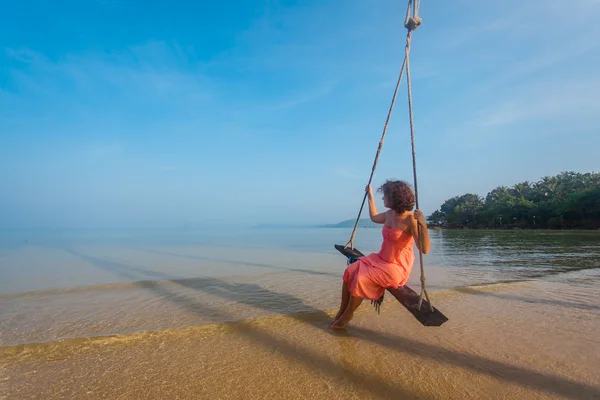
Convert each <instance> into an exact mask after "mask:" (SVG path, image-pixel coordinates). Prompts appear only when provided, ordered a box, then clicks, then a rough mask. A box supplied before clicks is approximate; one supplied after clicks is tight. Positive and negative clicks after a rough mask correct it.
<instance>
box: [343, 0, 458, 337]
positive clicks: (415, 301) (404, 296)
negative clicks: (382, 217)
mask: <svg viewBox="0 0 600 400" xmlns="http://www.w3.org/2000/svg"><path fill="white" fill-rule="evenodd" d="M419 5H420V0H408V9H407V11H406V18H405V20H404V27H405V28H406V29H407V31H408V32H407V35H406V47H405V50H404V62H403V63H402V68H401V69H400V76H399V77H398V82H397V83H396V88H395V90H394V95H393V97H392V103H391V105H390V109H389V112H388V115H387V119H386V121H385V125H384V127H383V134H382V135H381V140H380V141H379V147H378V148H377V153H376V155H375V161H374V162H373V168H372V169H371V176H370V177H369V183H368V184H369V185H370V184H371V181H372V180H373V175H374V173H375V168H376V167H377V162H378V160H379V154H380V153H381V148H382V147H383V140H384V138H385V134H386V131H387V127H388V123H389V121H390V117H391V115H392V110H393V108H394V103H395V102H396V95H397V93H398V88H399V87H400V83H401V81H402V76H403V75H404V70H405V69H406V84H407V90H408V115H409V122H410V139H411V146H412V161H413V178H414V187H415V206H416V208H417V209H418V208H419V191H418V187H417V164H416V159H415V139H414V127H413V114H412V94H411V87H410V62H409V53H410V41H411V38H412V32H413V31H414V30H416V29H417V28H418V27H419V26H420V25H421V18H419V16H418V13H419ZM411 6H412V15H411ZM366 199H367V193H366V192H365V194H364V196H363V200H362V204H361V206H360V210H359V211H358V217H357V218H356V222H355V223H354V229H353V230H352V235H351V236H350V240H349V241H348V243H346V245H345V246H342V245H339V244H336V245H334V247H335V249H336V250H338V251H339V252H340V253H342V254H343V255H344V256H346V258H347V260H348V262H347V263H348V264H351V263H353V262H356V261H357V260H358V259H359V258H360V257H363V256H364V254H363V253H361V252H360V251H359V250H358V249H356V248H354V237H355V235H356V228H357V227H358V222H359V220H360V215H361V213H362V210H363V207H364V205H365V200H366ZM418 230H419V238H420V237H421V226H420V225H418ZM417 248H418V249H419V262H420V266H421V294H420V295H419V294H417V293H416V292H415V291H414V290H412V289H411V288H410V287H408V286H407V285H404V286H401V287H398V288H388V289H387V291H388V292H389V293H390V294H391V295H392V296H394V297H395V298H396V300H398V302H400V304H402V305H403V306H404V307H405V308H406V309H407V310H408V311H409V312H410V313H411V314H412V315H413V316H414V317H415V318H416V319H417V320H418V321H419V322H421V324H423V325H424V326H441V325H442V324H443V323H444V322H446V321H448V318H447V317H446V316H445V315H444V314H442V313H441V312H440V311H439V310H438V309H436V308H435V307H433V305H432V304H431V301H430V300H429V295H428V294H427V289H426V287H425V270H424V268H423V253H422V252H421V249H420V248H419V246H417ZM423 297H425V299H424V298H423ZM382 301H383V296H381V298H379V299H377V300H374V301H372V303H374V305H375V309H376V310H377V312H379V310H380V306H381V303H382ZM423 303H424V305H425V307H423Z"/></svg>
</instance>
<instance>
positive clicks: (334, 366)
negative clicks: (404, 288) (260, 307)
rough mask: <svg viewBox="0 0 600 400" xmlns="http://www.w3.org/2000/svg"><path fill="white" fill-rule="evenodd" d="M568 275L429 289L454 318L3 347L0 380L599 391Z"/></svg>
mask: <svg viewBox="0 0 600 400" xmlns="http://www.w3.org/2000/svg"><path fill="white" fill-rule="evenodd" d="M567 286H568V285H566V284H564V283H557V282H541V281H533V282H528V283H526V284H523V285H506V284H505V285H493V286H490V287H485V288H478V289H470V290H468V291H462V292H461V291H453V292H447V293H445V294H436V296H435V298H434V305H436V306H437V307H439V308H440V310H443V311H444V313H445V314H446V315H448V316H449V318H450V320H449V321H448V322H447V323H446V324H444V325H443V326H442V327H438V328H434V327H423V326H422V325H420V324H419V323H418V322H417V321H416V320H415V319H414V318H413V317H412V316H411V315H409V313H408V312H407V311H406V310H405V309H403V308H402V306H400V305H399V304H397V302H396V301H395V300H394V301H391V300H392V299H389V298H386V300H385V301H384V303H383V305H382V311H381V314H379V315H378V314H377V313H376V312H375V311H374V310H373V309H372V307H369V305H368V304H364V305H363V306H361V307H360V308H359V310H358V311H357V313H356V316H355V319H354V320H353V322H352V323H351V325H350V326H349V327H348V329H347V330H346V331H342V332H333V331H331V330H329V329H327V325H328V323H329V322H330V318H331V316H332V313H333V310H323V311H320V312H318V313H316V314H315V313H298V314H295V315H272V316H266V317H259V318H251V319H247V320H243V321H236V322H230V323H217V324H210V325H205V326H192V327H186V328H181V329H168V330H160V331H154V332H138V333H133V334H128V335H110V336H107V337H104V338H94V339H88V340H86V339H72V340H62V341H56V342H53V343H50V344H41V345H36V346H17V347H12V349H11V351H12V352H13V353H12V354H9V353H6V350H8V349H6V348H4V351H5V353H1V354H2V360H3V362H2V368H3V370H4V371H5V377H6V378H5V379H4V380H3V381H2V382H0V386H1V387H3V393H5V394H6V398H7V399H9V398H25V397H29V396H37V397H43V398H46V399H55V398H65V396H66V397H68V398H82V397H86V398H91V399H96V398H98V399H100V398H116V397H119V396H121V397H119V398H126V399H134V398H147V399H154V398H156V399H158V398H176V397H177V398H184V399H188V398H189V399H193V398H219V399H221V398H223V399H225V398H248V399H253V398H278V399H288V398H289V399H292V398H302V397H306V398H313V399H325V398H327V399H330V398H333V399H342V398H356V399H358V398H382V399H388V398H389V399H392V398H393V399H397V398H407V399H416V398H427V399H464V398H469V397H470V398H473V397H475V398H491V399H501V398H521V399H534V398H536V399H539V398H548V399H554V398H571V399H575V398H577V399H588V398H589V399H592V398H598V397H600V371H598V370H597V368H596V366H597V365H598V363H600V354H598V352H596V353H594V352H590V351H589V350H586V349H588V348H589V346H590V345H592V344H593V343H600V330H598V329H597V328H598V327H597V323H594V321H597V317H598V316H600V304H595V305H594V308H591V309H582V308H573V306H574V305H576V303H573V302H570V303H569V302H564V301H562V302H560V301H559V300H565V299H555V298H554V297H555V295H554V293H556V292H557V291H560V289H561V288H562V289H565V288H566V287H567ZM590 290H591V289H590ZM590 293H591V294H592V295H594V296H596V294H595V293H592V292H590ZM553 296H554V297H553ZM557 301H558V303H557ZM207 307H209V308H210V305H208V306H207ZM532 316H534V317H533V318H531V317H532ZM557 318H559V319H560V320H561V324H560V325H557V324H556V323H555V321H556V319H557ZM567 338H568V340H567Z"/></svg>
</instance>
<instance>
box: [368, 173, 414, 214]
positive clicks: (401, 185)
mask: <svg viewBox="0 0 600 400" xmlns="http://www.w3.org/2000/svg"><path fill="white" fill-rule="evenodd" d="M377 191H378V192H383V195H384V196H385V197H386V198H387V200H388V203H389V204H390V208H391V209H392V210H394V211H396V212H398V213H403V212H405V211H411V210H412V209H413V207H414V206H415V194H414V193H413V190H412V187H411V186H410V185H409V184H408V183H407V182H405V181H392V180H387V181H386V182H385V183H384V184H383V185H381V187H380V188H379V189H377Z"/></svg>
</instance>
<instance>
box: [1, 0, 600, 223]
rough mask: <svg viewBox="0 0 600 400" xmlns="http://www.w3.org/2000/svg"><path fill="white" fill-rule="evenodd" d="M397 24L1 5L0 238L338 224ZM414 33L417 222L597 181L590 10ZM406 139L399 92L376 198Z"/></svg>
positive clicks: (477, 5)
mask: <svg viewBox="0 0 600 400" xmlns="http://www.w3.org/2000/svg"><path fill="white" fill-rule="evenodd" d="M405 7H406V3H405V2H404V1H402V2H399V1H389V0H381V1H377V2H373V1H355V0H351V1H348V0H346V1H338V0H332V1H326V2H325V1H311V0H308V1H251V0H247V1H227V0H224V1H221V2H191V1H189V2H184V1H171V2H166V1H118V0H96V1H91V0H87V1H85V0H84V1H81V0H80V1H62V2H59V3H52V4H51V2H47V1H13V2H7V3H6V4H4V5H3V10H2V13H1V14H0V183H1V187H2V192H1V194H0V221H2V225H3V226H4V227H16V228H18V227H117V226H130V227H138V226H139V227H146V226H147V227H151V226H165V227H179V226H182V225H183V224H185V223H192V224H197V223H226V224H232V223H233V224H236V223H237V224H242V225H243V224H253V223H256V222H273V223H285V222H289V223H330V222H337V221H339V220H342V219H347V218H355V216H356V213H357V211H358V208H359V206H360V201H361V200H362V195H363V193H364V192H363V190H364V186H365V184H366V182H367V180H368V176H369V173H370V170H371V166H372V163H373V158H374V156H375V152H376V149H377V144H378V141H379V138H380V135H381V131H382V128H383V124H384V122H385V117H386V115H387V110H388V107H389V103H390V100H391V96H392V92H393V88H394V84H395V80H396V77H397V74H398V71H399V68H400V65H401V61H402V57H403V46H404V38H405V34H406V31H405V29H404V28H403V26H402V22H403V16H404V11H405ZM421 16H422V18H423V25H422V26H421V27H420V28H419V29H418V30H417V31H416V32H415V33H414V36H413V45H412V53H411V70H412V81H413V97H414V115H415V129H416V131H415V134H416V146H417V166H418V169H417V171H418V177H419V192H420V193H419V194H420V203H421V208H422V209H423V211H424V212H426V213H427V214H429V213H431V212H432V211H434V210H435V209H436V208H438V207H439V205H440V204H441V203H442V202H443V201H444V200H446V199H447V198H449V197H452V196H454V195H459V194H463V193H466V192H473V193H478V194H480V195H482V196H485V194H486V193H487V192H488V191H489V190H491V189H493V188H494V187H496V186H499V185H511V184H514V183H517V182H519V181H523V180H537V179H538V178H540V177H541V176H544V175H554V174H557V173H559V172H561V171H563V170H577V171H581V172H586V171H593V170H596V171H597V170H598V169H599V168H598V166H599V161H598V160H599V158H598V149H599V148H600V135H599V130H600V129H599V128H600V119H598V115H599V113H600V74H599V73H598V65H600V48H599V47H600V27H599V25H598V23H597V21H598V20H599V19H600V2H598V1H596V0H574V1H573V2H571V3H570V4H569V6H565V5H564V2H562V1H557V0H544V1H541V0H540V1H529V2H517V1H515V0H507V1H503V2H482V1H475V0H471V1H467V0H458V1H455V2H452V4H449V3H448V2H443V1H439V0H435V1H434V0H423V1H422V3H421ZM409 135H410V133H409V129H408V118H407V101H406V86H405V82H403V84H402V87H401V89H400V94H399V97H398V101H397V103H396V107H395V109H394V114H393V116H392V121H391V123H390V126H389V129H388V134H387V137H386V141H385V144H384V148H383V152H382V154H381V157H380V162H379V166H378V169H377V172H376V175H375V178H374V184H375V185H380V184H381V183H383V182H384V181H385V179H387V178H399V179H406V180H409V181H410V182H412V170H411V168H412V161H411V158H410V157H411V153H410V136H409ZM379 205H380V206H381V202H380V201H379ZM366 215H367V214H366V213H365V214H364V216H366Z"/></svg>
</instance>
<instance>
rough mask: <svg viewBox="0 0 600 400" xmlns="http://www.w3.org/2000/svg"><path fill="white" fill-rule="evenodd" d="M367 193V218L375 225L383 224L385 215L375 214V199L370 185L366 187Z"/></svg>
mask: <svg viewBox="0 0 600 400" xmlns="http://www.w3.org/2000/svg"><path fill="white" fill-rule="evenodd" d="M366 190H367V193H368V194H369V217H371V221H373V222H375V223H376V224H383V223H384V222H385V213H381V214H379V213H377V206H376V205H375V199H374V198H373V190H372V189H371V185H367V189H366Z"/></svg>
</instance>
